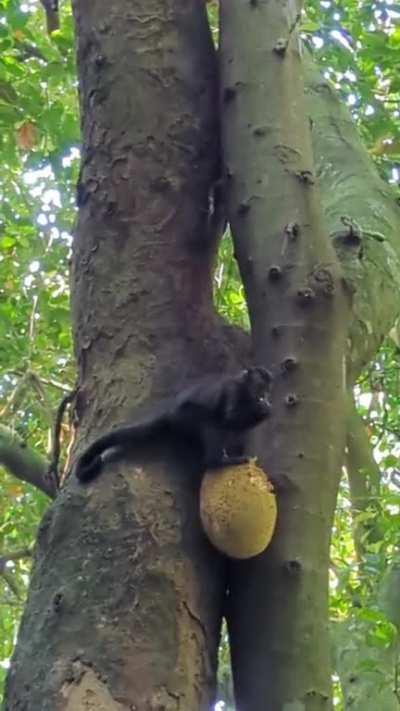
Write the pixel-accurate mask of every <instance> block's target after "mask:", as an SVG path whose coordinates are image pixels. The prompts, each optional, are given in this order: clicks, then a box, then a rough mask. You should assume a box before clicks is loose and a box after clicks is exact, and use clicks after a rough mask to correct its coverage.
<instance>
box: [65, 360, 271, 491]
mask: <svg viewBox="0 0 400 711" xmlns="http://www.w3.org/2000/svg"><path fill="white" fill-rule="evenodd" d="M270 383H271V375H270V373H269V372H268V370H266V369H265V368H262V367H252V368H248V369H247V370H243V371H241V372H239V373H237V374H236V375H226V376H221V375H219V376H215V375H214V376H209V377H207V378H204V379H202V380H200V381H199V382H197V383H195V384H193V385H191V386H189V387H188V388H186V390H183V391H182V392H180V393H178V395H176V396H175V397H172V398H167V399H165V400H162V401H161V402H160V403H158V405H156V406H155V407H154V409H153V410H152V411H151V412H150V414H149V415H148V417H147V418H144V419H143V420H142V421H138V422H137V423H132V424H127V425H124V426H121V427H117V428H116V429H114V430H111V432H108V433H106V434H104V435H102V436H101V437H99V438H98V439H96V440H95V441H94V442H93V443H92V444H91V445H89V447H88V448H87V449H86V450H85V451H84V452H83V454H82V455H81V456H80V457H79V459H78V461H77V464H76V466H75V473H76V476H77V477H78V479H79V480H80V481H89V480H90V479H93V478H94V477H95V476H97V475H98V474H99V473H100V471H101V467H102V462H103V460H102V456H101V455H102V453H103V452H105V451H106V450H108V449H111V448H112V447H123V448H125V449H126V448H128V447H131V446H132V445H133V444H135V442H142V441H143V440H145V439H148V438H150V437H155V436H157V435H160V434H163V433H168V432H171V433H172V434H174V435H178V436H179V437H183V438H184V439H185V440H189V441H195V442H196V443H198V444H199V445H200V447H201V452H202V457H203V462H202V464H203V468H204V469H209V468H215V467H221V466H227V465H229V464H240V463H242V462H245V461H247V460H248V457H244V456H243V449H244V444H245V441H244V440H245V434H246V432H247V430H250V429H251V428H253V427H255V426H256V425H257V424H259V423H260V422H262V421H263V420H264V419H265V418H266V417H268V415H269V411H270V402H269V399H268V393H269V388H270ZM230 441H232V442H233V444H234V450H235V452H236V453H237V454H236V455H235V456H230V455H229V454H228V453H227V451H226V449H227V448H229V444H230Z"/></svg>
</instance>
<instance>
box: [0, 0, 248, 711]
mask: <svg viewBox="0 0 400 711" xmlns="http://www.w3.org/2000/svg"><path fill="white" fill-rule="evenodd" d="M74 13H75V19H76V29H77V42H78V68H79V85H80V97H81V111H82V131H83V148H82V165H81V175H80V180H79V186H78V203H79V219H78V225H77V229H76V234H75V240H74V256H73V279H72V297H73V299H72V300H73V323H74V332H75V343H76V354H77V361H78V368H79V393H78V397H77V416H78V418H79V439H80V445H79V446H83V443H84V441H86V442H87V441H89V440H90V439H91V438H93V437H94V436H96V434H99V432H101V431H104V430H106V429H108V428H110V427H111V426H112V425H113V424H114V423H116V422H117V421H121V420H122V419H123V418H124V416H125V415H126V414H127V413H128V412H129V409H131V408H132V407H133V406H135V405H137V404H138V403H139V402H140V401H142V400H146V401H148V402H149V401H152V400H155V399H156V398H159V397H160V395H163V394H165V393H166V392H167V391H168V392H171V391H172V392H173V391H174V390H176V389H177V388H178V387H180V386H181V385H185V384H187V382H188V381H190V380H191V379H192V378H193V377H194V376H196V375H198V374H199V373H200V372H201V373H202V372H204V371H212V370H214V371H222V370H223V371H225V370H226V369H229V368H231V367H232V366H234V365H235V363H234V357H235V356H234V353H233V350H232V347H231V344H229V343H228V342H227V341H226V338H225V335H224V331H223V330H222V329H221V327H220V324H219V321H218V320H217V318H216V316H215V314H214V310H213V303H212V276H211V269H212V265H213V260H214V255H215V250H216V240H215V235H213V234H211V233H210V225H209V193H210V190H211V189H212V186H213V184H214V183H215V181H216V180H217V178H218V170H219V160H218V155H219V151H218V127H217V122H216V116H217V91H216V90H217V87H216V75H217V73H216V62H215V52H214V48H213V45H212V42H211V38H210V33H209V28H208V24H207V19H206V15H205V9H204V7H203V6H202V4H200V3H199V2H198V0H185V2H182V0H169V1H168V2H165V0H141V1H139V0H136V2H135V3H129V2H126V0H113V2H109V3H104V2H101V1H100V0H94V1H93V2H90V3H86V2H82V1H81V0H75V2H74ZM180 454H181V455H182V456H180V457H179V461H178V457H177V456H176V453H174V452H172V449H171V448H170V447H168V445H167V443H160V444H159V445H158V446H157V447H155V446H154V443H152V445H151V446H150V448H149V449H148V450H145V449H144V450H143V452H137V455H136V456H135V458H134V459H130V461H129V464H128V463H127V462H125V463H119V464H118V466H117V465H116V464H114V465H112V466H111V465H110V466H109V467H108V468H107V470H106V471H105V472H104V474H103V475H102V477H101V478H100V479H99V480H98V481H96V482H94V483H93V484H92V485H90V486H88V487H86V488H85V487H82V486H80V485H77V484H76V482H75V481H74V480H73V479H71V480H70V481H69V482H68V484H67V486H66V487H65V489H64V490H63V491H62V492H61V494H60V495H59V497H58V498H57V500H56V503H55V504H54V505H53V506H52V507H51V508H50V510H49V512H48V514H47V516H46V517H45V520H44V521H43V523H42V525H41V528H40V533H39V541H38V546H37V551H36V563H35V566H34V573H33V577H32V583H31V588H30V593H29V600H28V604H27V607H26V610H25V614H24V618H23V622H22V626H21V630H20V634H19V641H18V645H17V648H16V652H15V656H14V660H13V663H12V669H11V672H10V675H9V678H8V687H7V700H6V709H7V710H8V711H11V710H13V709H22V708H24V709H29V711H54V709H56V708H57V709H70V710H71V711H72V709H73V710H74V711H77V710H79V709H80V708H82V709H83V708H87V704H88V703H89V702H90V704H91V707H92V708H95V707H96V708H110V709H111V708H112V709H128V708H129V709H140V711H145V710H146V709H161V708H162V709H178V708H180V709H188V710H189V709H190V710H191V711H195V710H196V709H206V708H208V707H209V704H210V703H211V700H212V698H213V696H214V693H215V670H216V656H217V648H218V636H219V625H220V618H221V606H222V599H223V594H224V589H225V579H224V561H223V560H222V558H221V556H219V555H218V554H217V553H216V552H215V551H214V550H213V549H212V548H211V546H210V545H209V544H208V542H207V541H206V539H205V536H204V534H203V533H202V531H201V528H200V525H199V520H198V519H199V517H198V497H197V487H198V481H199V477H198V474H199V472H198V471H197V468H198V463H197V461H193V458H191V456H190V452H187V451H183V452H180Z"/></svg>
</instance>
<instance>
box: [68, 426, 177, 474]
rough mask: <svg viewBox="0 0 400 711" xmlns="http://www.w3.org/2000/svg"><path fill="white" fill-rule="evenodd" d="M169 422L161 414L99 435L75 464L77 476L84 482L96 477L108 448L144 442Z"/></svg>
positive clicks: (125, 446)
mask: <svg viewBox="0 0 400 711" xmlns="http://www.w3.org/2000/svg"><path fill="white" fill-rule="evenodd" d="M167 424H168V423H167V419H166V418H165V417H164V416H162V415H161V416H160V417H158V418H157V419H153V420H148V421H145V422H139V423H137V424H134V425H125V426H123V427H117V428H116V429H115V430H111V432H107V433H106V434H104V435H102V436H101V437H98V439H95V441H94V442H92V444H90V445H89V447H87V449H85V451H84V452H83V454H81V456H80V457H79V459H78V461H77V463H76V465H75V474H76V476H77V478H78V479H79V481H82V482H86V481H90V480H91V479H94V478H95V477H96V476H98V474H100V471H101V468H102V464H103V460H102V457H101V455H102V454H103V453H104V452H105V451H106V450H108V449H112V448H113V447H124V448H129V447H131V446H132V445H133V444H135V443H136V442H143V441H144V440H145V439H148V438H149V437H154V436H155V435H158V434H161V432H163V431H164V430H165V428H166V426H167Z"/></svg>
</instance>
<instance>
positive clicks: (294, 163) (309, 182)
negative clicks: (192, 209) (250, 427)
mask: <svg viewBox="0 0 400 711" xmlns="http://www.w3.org/2000/svg"><path fill="white" fill-rule="evenodd" d="M296 22H297V19H296V16H294V15H291V9H290V6H288V5H286V4H284V3H283V4H280V3H272V4H271V3H257V2H256V3H244V2H236V3H232V2H231V0H222V2H221V50H220V54H221V82H222V86H221V94H222V136H223V141H224V145H223V149H224V161H225V168H226V176H227V183H228V185H229V190H228V198H229V200H228V217H229V221H230V224H231V227H232V231H233V236H234V240H235V247H236V252H237V255H238V259H239V266H240V269H241V274H242V278H243V282H244V285H245V289H246V294H247V301H248V304H249V310H250V318H251V323H252V334H253V339H254V351H255V358H256V360H257V362H268V363H269V364H270V365H271V367H272V371H273V374H274V378H275V387H274V393H273V396H274V397H273V401H274V413H273V417H272V418H271V421H270V424H269V425H267V426H266V427H263V432H262V434H263V437H260V445H259V446H260V449H259V454H260V460H261V461H262V463H263V464H264V466H265V469H266V471H269V472H270V473H271V474H272V476H273V479H274V480H275V481H276V484H277V490H278V495H279V514H278V530H277V531H276V533H275V536H274V538H273V541H272V544H271V546H270V547H269V548H268V549H267V551H266V552H265V553H264V554H262V555H261V556H258V557H256V558H254V559H252V560H250V561H245V562H243V563H236V564H235V563H233V562H231V563H230V566H229V568H230V578H229V588H230V595H229V607H228V626H229V631H230V638H231V647H232V650H231V651H232V663H233V672H234V681H235V691H236V698H237V702H238V706H239V708H240V711H277V710H278V709H284V708H289V707H290V708H292V707H293V708H295V707H296V708H297V707H298V708H302V709H307V711H317V710H318V711H320V710H321V711H322V710H324V711H325V709H327V708H328V707H329V705H330V702H329V698H330V663H329V638H328V624H327V623H328V566H329V542H330V532H331V525H332V518H333V513H334V510H335V504H336V492H337V487H338V482H339V471H340V465H341V461H342V456H343V447H344V436H345V425H344V422H345V417H344V414H345V378H344V374H345V373H344V358H345V343H346V335H347V323H348V320H347V317H348V306H349V295H348V293H346V286H345V283H344V280H343V278H342V277H341V274H340V270H339V267H338V263H337V260H336V257H335V254H334V252H333V248H332V245H331V243H330V240H329V237H328V234H327V232H325V229H324V226H323V222H322V208H321V203H320V197H319V193H318V190H317V186H316V180H315V174H314V167H313V157H312V149H311V140H310V131H309V125H308V121H307V116H306V109H305V100H304V86H303V79H302V71H301V59H300V54H299V41H298V38H297V33H296ZM243 28H246V31H245V32H243ZM261 74H262V77H263V79H262V81H260V75H261Z"/></svg>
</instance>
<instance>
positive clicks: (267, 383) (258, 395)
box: [226, 366, 272, 429]
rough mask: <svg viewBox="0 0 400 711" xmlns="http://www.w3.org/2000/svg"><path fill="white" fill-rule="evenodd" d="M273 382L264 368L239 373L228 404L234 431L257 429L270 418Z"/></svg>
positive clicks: (229, 417) (227, 413) (255, 367)
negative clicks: (270, 398) (270, 396)
mask: <svg viewBox="0 0 400 711" xmlns="http://www.w3.org/2000/svg"><path fill="white" fill-rule="evenodd" d="M271 380H272V377H271V374H270V372H269V371H268V370H267V369H266V368H263V367H262V366H254V367H252V368H247V369H246V370H243V371H242V372H241V373H239V375H238V376H237V379H236V381H235V383H234V385H233V388H232V391H231V393H230V396H231V397H230V398H229V400H228V403H227V411H226V417H227V420H229V426H230V427H231V428H232V429H248V428H250V427H255V426H256V425H257V424H258V423H259V422H262V421H263V420H265V418H266V417H268V415H269V414H270V411H271V402H270V400H269V392H270V388H271Z"/></svg>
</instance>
